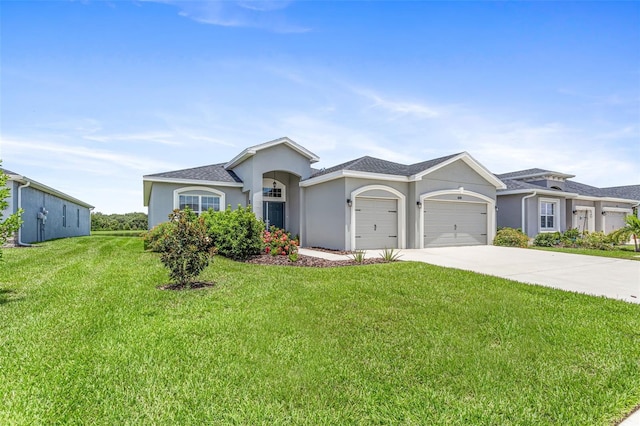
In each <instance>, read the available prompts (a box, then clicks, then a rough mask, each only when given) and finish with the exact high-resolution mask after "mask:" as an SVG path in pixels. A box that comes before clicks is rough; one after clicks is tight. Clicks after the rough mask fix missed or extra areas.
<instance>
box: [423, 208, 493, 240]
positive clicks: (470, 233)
mask: <svg viewBox="0 0 640 426" xmlns="http://www.w3.org/2000/svg"><path fill="white" fill-rule="evenodd" d="M481 244H482V245H483V244H487V205H486V204H485V203H465V202H447V201H426V202H425V203H424V246H425V247H447V246H472V245H481Z"/></svg>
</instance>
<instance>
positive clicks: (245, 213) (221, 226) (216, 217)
mask: <svg viewBox="0 0 640 426" xmlns="http://www.w3.org/2000/svg"><path fill="white" fill-rule="evenodd" d="M201 217H203V219H204V222H205V223H206V226H207V232H208V235H209V237H210V238H211V244H212V245H213V246H215V247H216V249H217V252H218V254H221V255H222V256H224V257H227V258H229V259H234V260H244V259H247V258H248V257H250V256H254V255H258V254H260V253H261V252H262V249H263V247H264V244H263V240H262V233H263V231H264V223H262V221H260V220H259V219H258V218H257V217H256V215H255V214H253V211H252V210H251V206H247V207H242V206H238V208H237V209H236V210H231V206H229V207H227V209H226V210H225V211H220V212H215V211H213V210H209V211H208V212H206V213H203V214H202V215H201Z"/></svg>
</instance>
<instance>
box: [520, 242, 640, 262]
mask: <svg viewBox="0 0 640 426" xmlns="http://www.w3.org/2000/svg"><path fill="white" fill-rule="evenodd" d="M531 248H533V249H535V250H546V251H559V252H562V253H572V254H586V255H587V256H600V257H614V258H616V259H627V260H636V261H640V253H638V252H636V251H635V247H634V246H632V245H627V246H618V247H616V248H614V249H613V250H594V249H580V248H566V247H531Z"/></svg>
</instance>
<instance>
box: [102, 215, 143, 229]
mask: <svg viewBox="0 0 640 426" xmlns="http://www.w3.org/2000/svg"><path fill="white" fill-rule="evenodd" d="M91 230H92V231H129V230H131V231H146V230H147V214H146V213H124V214H117V213H114V214H103V213H100V212H96V213H91Z"/></svg>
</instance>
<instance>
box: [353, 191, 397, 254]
mask: <svg viewBox="0 0 640 426" xmlns="http://www.w3.org/2000/svg"><path fill="white" fill-rule="evenodd" d="M355 207H356V249H359V250H365V249H382V248H397V247H398V200H389V199H384V198H363V197H358V198H357V199H356V206H355Z"/></svg>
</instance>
